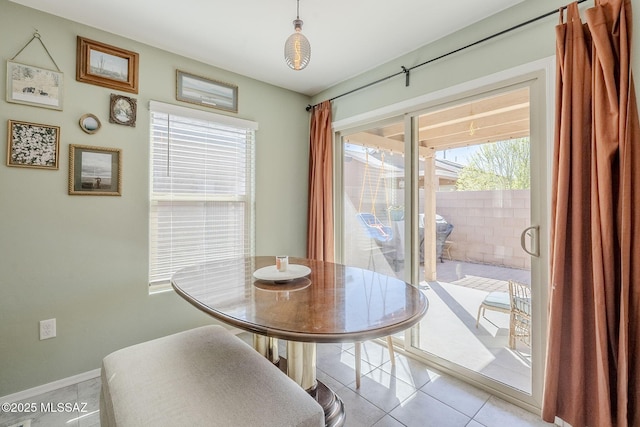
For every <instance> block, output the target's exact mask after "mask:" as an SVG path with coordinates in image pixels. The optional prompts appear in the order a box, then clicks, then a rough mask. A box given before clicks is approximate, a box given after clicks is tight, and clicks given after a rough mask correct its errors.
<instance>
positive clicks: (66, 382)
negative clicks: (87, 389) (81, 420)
mask: <svg viewBox="0 0 640 427" xmlns="http://www.w3.org/2000/svg"><path fill="white" fill-rule="evenodd" d="M99 376H100V369H94V370H93V371H89V372H84V373H82V374H78V375H74V376H71V377H67V378H62V379H60V380H57V381H53V382H50V383H48V384H43V385H39V386H37V387H33V388H30V389H28V390H24V391H19V392H17V393H13V394H9V395H7V396H3V397H0V402H1V403H5V402H8V403H13V402H19V401H21V400H25V399H31V398H33V397H35V396H38V395H40V394H42V393H48V392H50V391H54V390H57V389H59V388H62V387H67V386H70V385H74V384H77V383H81V382H83V381H87V380H92V379H94V378H98V377H99Z"/></svg>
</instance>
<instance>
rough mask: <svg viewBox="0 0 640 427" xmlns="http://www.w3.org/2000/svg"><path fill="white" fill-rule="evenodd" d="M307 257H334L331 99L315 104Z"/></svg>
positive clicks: (325, 258)
mask: <svg viewBox="0 0 640 427" xmlns="http://www.w3.org/2000/svg"><path fill="white" fill-rule="evenodd" d="M307 258H312V259H317V260H320V261H331V262H332V261H334V236H333V133H332V131H331V102H330V101H324V102H323V103H321V104H319V105H317V106H315V107H313V112H312V115H311V129H310V147H309V217H308V231H307Z"/></svg>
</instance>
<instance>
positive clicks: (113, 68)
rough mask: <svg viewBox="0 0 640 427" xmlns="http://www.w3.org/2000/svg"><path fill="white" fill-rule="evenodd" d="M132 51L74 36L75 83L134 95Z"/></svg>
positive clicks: (135, 62)
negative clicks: (75, 54) (75, 40)
mask: <svg viewBox="0 0 640 427" xmlns="http://www.w3.org/2000/svg"><path fill="white" fill-rule="evenodd" d="M138 62H139V55H138V54H137V53H136V52H131V51H129V50H125V49H120V48H118V47H115V46H109V45H108V44H104V43H100V42H97V41H94V40H89V39H86V38H84V37H80V36H78V43H77V58H76V80H78V81H79V82H85V83H91V84H94V85H98V86H104V87H108V88H111V89H117V90H121V91H124V92H132V93H138Z"/></svg>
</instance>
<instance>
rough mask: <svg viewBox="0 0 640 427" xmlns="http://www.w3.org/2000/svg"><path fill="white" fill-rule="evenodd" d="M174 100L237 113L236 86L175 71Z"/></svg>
mask: <svg viewBox="0 0 640 427" xmlns="http://www.w3.org/2000/svg"><path fill="white" fill-rule="evenodd" d="M176 99H177V100H178V101H184V102H190V103H192V104H198V105H203V106H205V107H212V108H218V109H220V110H226V111H231V112H233V113H237V112H238V86H235V85H231V84H228V83H222V82H218V81H215V80H211V79H207V78H205V77H200V76H194V75H193V74H188V73H185V72H184V71H180V70H177V73H176Z"/></svg>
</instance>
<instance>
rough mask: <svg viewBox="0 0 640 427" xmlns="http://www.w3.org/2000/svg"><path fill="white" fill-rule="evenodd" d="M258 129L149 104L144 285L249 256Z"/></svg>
mask: <svg viewBox="0 0 640 427" xmlns="http://www.w3.org/2000/svg"><path fill="white" fill-rule="evenodd" d="M256 129H257V124H256V123H254V122H250V121H247V120H241V119H236V118H233V117H228V116H222V115H218V114H212V113H208V112H203V111H200V110H193V109H189V108H184V107H178V106H174V105H169V104H162V103H158V102H151V186H150V218H149V258H150V259H149V284H150V285H162V284H168V283H169V280H170V279H171V275H172V274H173V273H175V272H176V271H177V270H179V269H180V268H182V267H186V266H189V265H193V264H197V263H202V262H205V261H212V260H221V259H233V258H241V257H244V256H250V255H252V254H253V250H254V219H253V212H254V207H253V206H254V197H253V180H254V169H255V162H254V145H255V130H256Z"/></svg>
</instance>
